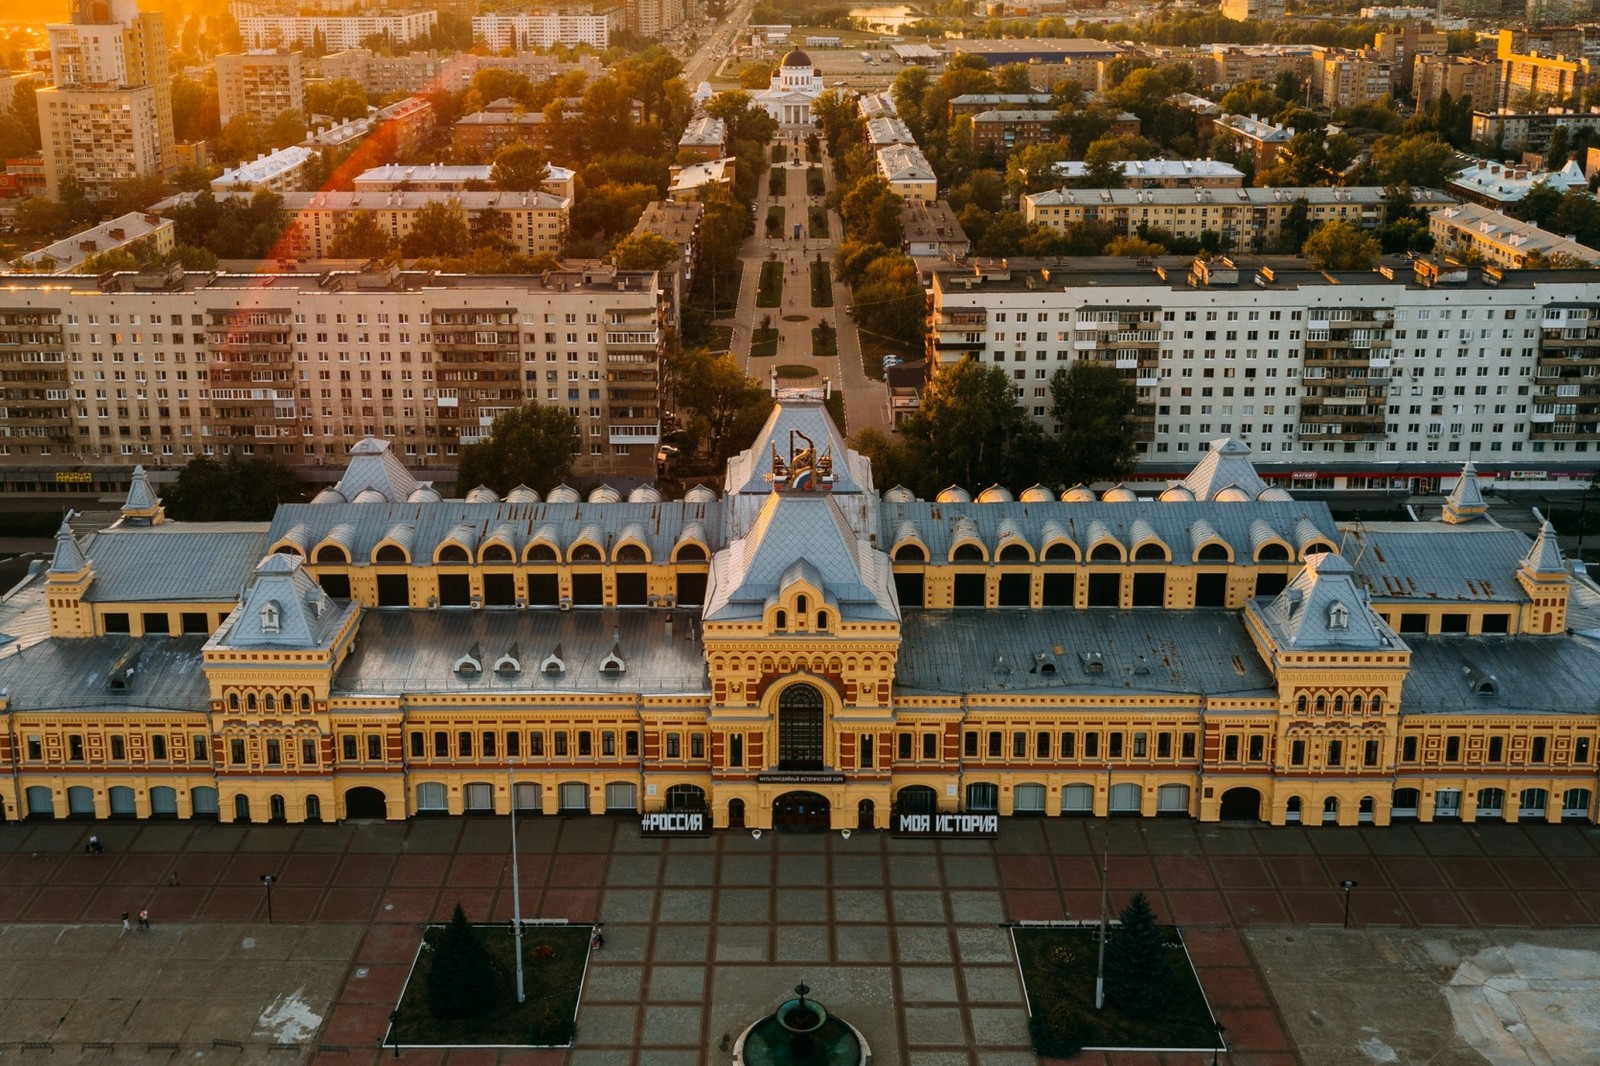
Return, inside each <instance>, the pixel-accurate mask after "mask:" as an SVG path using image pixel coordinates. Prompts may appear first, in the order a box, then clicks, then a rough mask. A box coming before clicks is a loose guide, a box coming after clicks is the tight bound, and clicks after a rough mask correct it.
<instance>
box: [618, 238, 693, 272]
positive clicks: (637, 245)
mask: <svg viewBox="0 0 1600 1066" xmlns="http://www.w3.org/2000/svg"><path fill="white" fill-rule="evenodd" d="M682 258H683V257H682V253H681V252H679V251H678V246H677V245H676V244H673V243H672V242H671V241H669V240H667V239H666V238H665V237H662V236H660V235H658V234H655V233H635V234H632V235H630V236H627V237H624V238H622V240H620V241H618V242H617V243H616V245H615V246H614V247H613V248H612V249H611V261H612V262H613V263H614V264H616V267H617V269H618V270H667V269H669V268H671V267H674V266H677V265H678V264H679V263H680V262H681V261H682Z"/></svg>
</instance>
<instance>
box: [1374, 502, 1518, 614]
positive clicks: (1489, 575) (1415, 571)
mask: <svg viewBox="0 0 1600 1066" xmlns="http://www.w3.org/2000/svg"><path fill="white" fill-rule="evenodd" d="M1529 546H1530V542H1529V540H1528V538H1527V536H1526V535H1525V534H1523V533H1519V532H1518V531H1517V530H1514V529H1506V528H1504V527H1502V526H1496V525H1492V524H1490V523H1487V522H1481V521H1479V522H1467V523H1464V524H1462V525H1448V524H1446V523H1443V522H1379V523H1368V524H1366V525H1359V524H1357V525H1349V526H1346V527H1345V529H1344V543H1343V552H1344V555H1345V557H1346V558H1347V559H1349V560H1350V562H1351V565H1352V566H1354V568H1355V572H1356V581H1357V582H1358V583H1359V584H1361V585H1363V586H1364V587H1365V588H1367V589H1368V590H1369V591H1370V592H1371V593H1372V598H1373V599H1374V600H1379V601H1382V600H1391V601H1393V600H1400V601H1405V600H1421V601H1432V600H1452V601H1464V602H1473V601H1476V602H1483V601H1490V602H1500V603H1525V602H1527V599H1528V595H1527V593H1525V592H1523V590H1522V586H1521V585H1519V584H1517V569H1518V568H1519V567H1520V566H1521V565H1522V560H1523V558H1524V557H1525V556H1526V555H1527V554H1528V548H1529Z"/></svg>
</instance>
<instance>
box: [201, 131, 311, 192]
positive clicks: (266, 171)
mask: <svg viewBox="0 0 1600 1066" xmlns="http://www.w3.org/2000/svg"><path fill="white" fill-rule="evenodd" d="M316 157H317V153H316V152H314V151H312V150H311V149H309V148H303V147H301V146H300V145H298V144H292V145H290V146H289V147H287V148H280V149H278V150H277V151H276V152H271V153H263V154H262V155H259V156H257V157H256V158H255V159H252V160H248V161H247V162H243V163H240V164H239V165H238V166H236V167H234V168H233V169H231V170H225V171H223V172H222V173H221V174H219V175H218V176H217V177H215V178H212V179H211V195H213V196H215V197H217V198H218V199H221V198H222V197H224V196H246V197H248V196H252V195H254V194H255V193H258V192H262V191H265V192H278V193H283V192H298V191H299V189H300V187H301V185H303V184H304V183H305V175H306V170H307V168H308V167H309V166H310V165H311V161H312V160H313V159H315V158H316Z"/></svg>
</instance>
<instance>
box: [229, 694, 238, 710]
mask: <svg viewBox="0 0 1600 1066" xmlns="http://www.w3.org/2000/svg"><path fill="white" fill-rule="evenodd" d="M238 709H239V694H238V693H237V692H230V693H228V710H230V711H237V710H238Z"/></svg>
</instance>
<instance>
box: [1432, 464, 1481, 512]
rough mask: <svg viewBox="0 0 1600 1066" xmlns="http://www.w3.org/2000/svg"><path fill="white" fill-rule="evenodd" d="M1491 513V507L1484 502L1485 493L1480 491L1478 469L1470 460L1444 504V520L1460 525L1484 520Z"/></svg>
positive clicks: (1462, 469)
mask: <svg viewBox="0 0 1600 1066" xmlns="http://www.w3.org/2000/svg"><path fill="white" fill-rule="evenodd" d="M1488 513H1489V505H1488V504H1487V503H1485V502H1484V499H1483V493H1482V492H1480V491H1479V490H1478V468H1477V466H1476V465H1475V464H1474V463H1473V462H1472V460H1471V459H1468V460H1467V462H1466V465H1465V466H1463V467H1462V468H1461V477H1460V478H1459V479H1458V480H1457V481H1456V487H1455V488H1453V489H1451V490H1450V496H1449V497H1448V498H1447V499H1446V500H1445V503H1444V515H1443V518H1444V520H1445V521H1446V522H1448V523H1450V524H1451V525H1460V524H1461V523H1463V522H1471V521H1472V520H1473V519H1476V518H1482V517H1483V516H1485V515H1486V514H1488Z"/></svg>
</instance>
